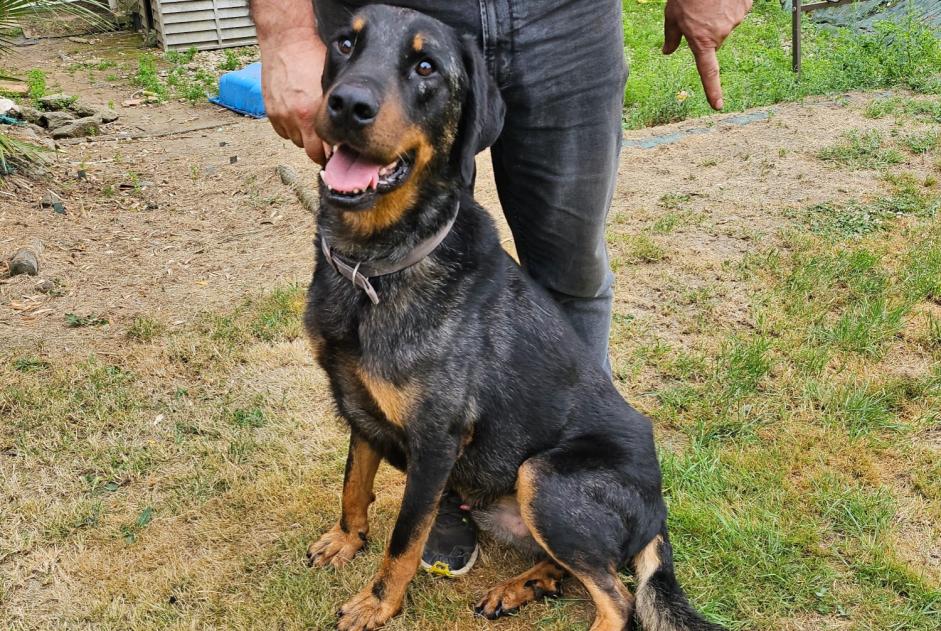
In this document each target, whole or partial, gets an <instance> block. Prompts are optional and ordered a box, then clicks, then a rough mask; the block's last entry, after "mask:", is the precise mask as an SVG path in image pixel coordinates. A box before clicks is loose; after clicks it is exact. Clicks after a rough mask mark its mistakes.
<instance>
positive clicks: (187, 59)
mask: <svg viewBox="0 0 941 631" xmlns="http://www.w3.org/2000/svg"><path fill="white" fill-rule="evenodd" d="M197 52H198V51H197V50H196V47H195V46H190V47H189V48H187V49H186V50H168V51H167V52H166V55H165V56H166V59H167V61H169V62H170V63H171V64H174V65H181V66H184V65H186V64H189V63H192V61H193V59H195V58H196V53H197Z"/></svg>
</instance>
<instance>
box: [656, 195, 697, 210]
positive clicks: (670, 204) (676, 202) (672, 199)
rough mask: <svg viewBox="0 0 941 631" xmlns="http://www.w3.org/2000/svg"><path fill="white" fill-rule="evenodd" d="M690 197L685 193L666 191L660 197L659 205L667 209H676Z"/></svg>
mask: <svg viewBox="0 0 941 631" xmlns="http://www.w3.org/2000/svg"><path fill="white" fill-rule="evenodd" d="M691 198H692V197H691V196H690V195H688V194H686V193H666V194H665V195H662V196H661V197H660V201H659V204H660V206H662V207H664V208H666V209H668V210H678V209H680V208H682V207H683V205H684V204H686V203H687V202H688V201H689V200H690V199H691Z"/></svg>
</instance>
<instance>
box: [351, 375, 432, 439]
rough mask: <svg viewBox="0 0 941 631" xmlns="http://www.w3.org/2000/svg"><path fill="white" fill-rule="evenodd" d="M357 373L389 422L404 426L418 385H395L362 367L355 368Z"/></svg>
mask: <svg viewBox="0 0 941 631" xmlns="http://www.w3.org/2000/svg"><path fill="white" fill-rule="evenodd" d="M357 375H358V376H359V378H360V380H361V381H362V382H363V386H365V387H366V390H368V391H369V394H370V396H372V398H373V400H374V401H375V402H376V405H378V406H379V409H380V410H382V413H383V414H385V415H386V418H387V419H389V422H390V423H394V424H395V425H398V426H399V427H404V426H405V424H406V423H408V419H409V414H410V413H411V412H412V410H413V408H414V407H415V401H416V400H417V398H418V386H417V385H416V384H406V385H405V386H397V385H395V384H393V383H390V382H388V381H386V380H385V379H383V378H381V377H375V376H373V375H371V374H369V373H368V372H366V371H365V370H363V368H362V367H359V368H358V369H357Z"/></svg>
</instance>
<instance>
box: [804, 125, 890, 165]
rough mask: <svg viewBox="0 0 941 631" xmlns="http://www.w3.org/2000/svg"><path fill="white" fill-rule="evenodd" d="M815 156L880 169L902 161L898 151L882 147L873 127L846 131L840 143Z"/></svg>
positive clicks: (825, 159)
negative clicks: (865, 129)
mask: <svg viewBox="0 0 941 631" xmlns="http://www.w3.org/2000/svg"><path fill="white" fill-rule="evenodd" d="M817 156H818V157H819V158H820V159H821V160H824V161H827V162H835V163H837V164H841V165H843V166H847V167H850V168H852V169H881V168H884V167H887V166H889V165H892V164H899V163H901V162H902V161H903V158H902V154H900V153H899V152H898V151H896V150H895V149H890V148H885V147H883V140H882V134H881V133H879V131H878V130H875V129H870V130H869V131H860V130H852V131H849V132H846V133H844V134H843V140H842V141H841V142H840V143H838V144H836V145H833V146H832V147H827V148H825V149H823V150H822V151H820V153H819V154H817Z"/></svg>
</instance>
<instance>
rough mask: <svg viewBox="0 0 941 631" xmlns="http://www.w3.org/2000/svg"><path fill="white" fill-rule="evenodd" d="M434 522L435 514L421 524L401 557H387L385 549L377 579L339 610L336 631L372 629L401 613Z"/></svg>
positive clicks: (387, 553)
mask: <svg viewBox="0 0 941 631" xmlns="http://www.w3.org/2000/svg"><path fill="white" fill-rule="evenodd" d="M433 522H434V512H432V513H431V514H430V515H429V516H428V517H427V518H426V519H424V520H423V521H422V522H421V524H420V525H419V527H418V528H417V529H416V532H415V533H414V534H413V536H412V539H411V541H409V545H408V548H406V550H405V552H403V553H402V554H401V555H399V556H397V557H393V556H390V555H389V551H388V549H386V553H385V556H384V557H383V559H382V564H381V565H380V566H379V571H378V572H377V573H376V577H375V578H374V579H373V580H372V581H371V582H370V583H369V584H368V585H367V586H366V587H365V588H363V589H362V590H361V591H360V592H359V593H358V594H356V596H354V597H353V598H351V599H350V600H349V602H347V603H346V604H345V605H343V606H342V607H340V620H339V622H338V623H337V629H339V631H360V630H365V629H375V628H378V627H380V626H382V625H383V624H385V623H386V622H388V621H389V619H390V618H392V616H394V615H396V614H397V613H399V611H401V610H402V603H403V602H404V601H405V590H406V589H407V588H408V584H409V582H410V581H411V580H412V578H413V577H414V576H415V572H417V571H418V565H419V562H420V561H421V554H422V551H423V550H424V549H425V542H426V541H428V534H429V533H430V532H431V525H432V523H433ZM377 587H378V589H377ZM377 592H378V593H379V594H380V595H379V596H377Z"/></svg>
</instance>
